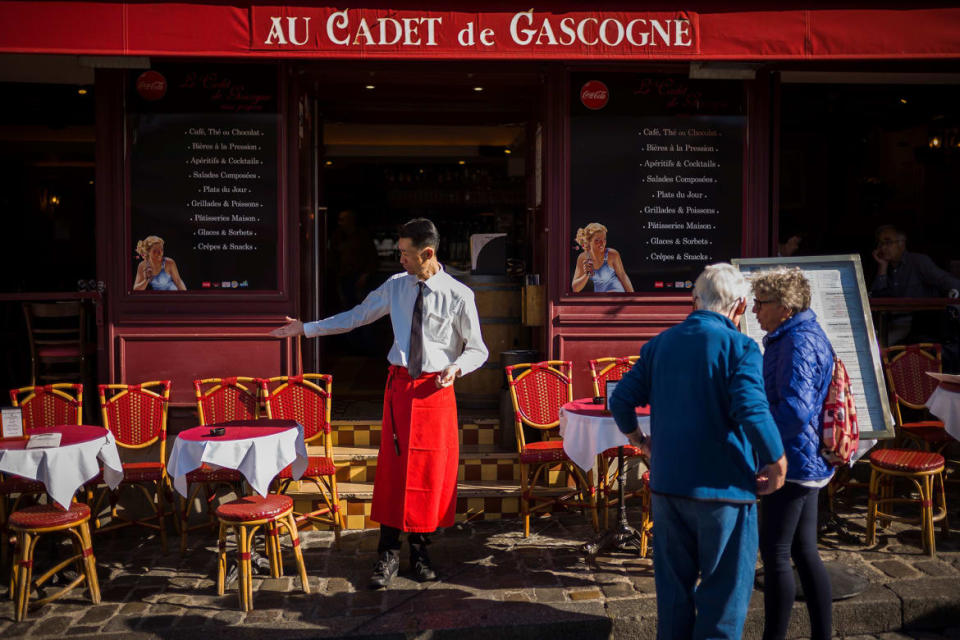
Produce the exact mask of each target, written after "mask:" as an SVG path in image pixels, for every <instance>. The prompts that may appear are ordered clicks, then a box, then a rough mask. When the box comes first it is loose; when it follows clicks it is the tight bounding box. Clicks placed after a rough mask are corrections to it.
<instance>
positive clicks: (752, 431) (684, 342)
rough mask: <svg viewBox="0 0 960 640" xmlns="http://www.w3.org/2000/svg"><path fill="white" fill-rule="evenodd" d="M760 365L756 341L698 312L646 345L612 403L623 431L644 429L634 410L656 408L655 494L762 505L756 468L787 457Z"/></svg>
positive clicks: (653, 413) (720, 319) (652, 468)
mask: <svg viewBox="0 0 960 640" xmlns="http://www.w3.org/2000/svg"><path fill="white" fill-rule="evenodd" d="M761 364H762V356H761V355H760V347H758V346H757V343H756V342H754V341H753V340H751V339H750V338H748V337H747V336H745V335H743V334H742V333H740V332H739V331H737V328H736V327H735V326H734V324H733V323H732V322H731V321H730V320H729V319H727V318H726V317H725V316H722V315H720V314H719V313H714V312H713V311H694V312H693V313H691V314H690V315H689V316H687V318H686V320H684V321H683V322H682V323H680V324H678V325H677V326H675V327H671V328H670V329H668V330H666V331H664V332H663V333H661V334H660V335H658V336H656V337H655V338H653V339H652V340H650V342H648V343H647V344H645V345H644V346H643V349H641V350H640V359H639V360H637V362H636V364H635V365H634V366H633V368H632V369H631V370H630V372H629V373H627V375H625V376H624V377H623V380H621V381H620V383H619V384H618V385H617V388H616V391H614V392H613V395H612V396H611V397H610V399H609V405H610V411H611V413H612V414H613V417H614V419H615V420H616V422H617V426H618V427H619V428H620V430H621V431H623V432H624V433H630V432H632V431H634V430H635V429H636V427H637V416H636V413H635V410H634V409H635V407H637V406H642V405H645V404H649V405H650V429H651V437H652V440H651V449H652V450H651V460H650V488H651V489H652V490H653V491H654V492H656V493H660V494H667V495H672V496H680V497H687V498H693V499H697V500H714V501H722V502H753V501H754V500H756V489H757V484H756V474H757V471H758V470H759V468H760V466H766V465H768V464H770V463H771V462H775V461H776V460H779V459H780V456H782V455H783V445H782V443H781V442H780V434H779V433H778V432H777V425H776V424H775V423H774V421H773V417H772V416H771V415H770V410H769V406H768V404H767V396H766V394H765V393H764V391H763V380H762V378H761ZM758 463H759V464H758Z"/></svg>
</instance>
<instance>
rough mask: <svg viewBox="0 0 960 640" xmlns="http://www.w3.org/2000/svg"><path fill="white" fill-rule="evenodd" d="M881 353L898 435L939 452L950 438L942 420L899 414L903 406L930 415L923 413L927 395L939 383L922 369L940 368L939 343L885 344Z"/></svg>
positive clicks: (939, 369) (935, 370) (937, 369)
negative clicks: (914, 418) (907, 416)
mask: <svg viewBox="0 0 960 640" xmlns="http://www.w3.org/2000/svg"><path fill="white" fill-rule="evenodd" d="M881 357H882V359H883V370H884V373H885V374H886V377H887V391H888V392H889V393H890V408H891V409H892V410H893V418H894V421H895V422H896V428H897V435H898V437H899V438H900V439H901V440H907V441H911V442H913V443H915V444H918V445H919V446H920V447H921V448H922V449H923V450H924V451H932V452H936V453H940V452H942V451H943V449H944V447H946V446H947V445H948V444H950V443H951V442H953V438H951V437H950V434H948V433H947V431H946V429H944V428H943V422H941V421H940V420H933V419H924V420H906V419H904V415H903V409H904V408H906V409H909V410H912V411H914V412H918V413H919V412H922V414H921V415H920V416H919V417H922V418H929V417H930V416H929V414H927V413H926V406H925V405H926V402H927V398H929V397H930V395H931V394H932V393H933V391H934V390H935V389H936V388H937V385H938V384H940V383H939V381H938V380H936V379H934V378H931V377H930V376H928V375H927V374H926V372H927V371H931V372H934V373H940V372H941V370H942V349H941V347H940V345H939V344H937V343H933V342H924V343H920V344H909V345H899V346H894V347H887V348H886V349H883V350H882V351H881Z"/></svg>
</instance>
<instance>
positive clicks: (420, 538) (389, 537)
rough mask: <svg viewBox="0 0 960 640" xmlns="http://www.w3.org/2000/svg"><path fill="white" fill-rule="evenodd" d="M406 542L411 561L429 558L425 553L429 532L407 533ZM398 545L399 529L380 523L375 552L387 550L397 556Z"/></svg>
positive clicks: (399, 543)
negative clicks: (408, 546)
mask: <svg viewBox="0 0 960 640" xmlns="http://www.w3.org/2000/svg"><path fill="white" fill-rule="evenodd" d="M407 544H408V545H410V562H411V563H413V562H416V561H417V560H418V559H420V558H426V559H429V556H428V555H427V545H428V544H430V534H429V533H417V532H411V533H408V534H407ZM400 545H401V542H400V529H397V528H395V527H388V526H387V525H385V524H382V525H380V542H379V543H378V544H377V553H379V554H382V553H384V552H385V551H388V552H390V553H392V554H393V555H395V556H399V555H400Z"/></svg>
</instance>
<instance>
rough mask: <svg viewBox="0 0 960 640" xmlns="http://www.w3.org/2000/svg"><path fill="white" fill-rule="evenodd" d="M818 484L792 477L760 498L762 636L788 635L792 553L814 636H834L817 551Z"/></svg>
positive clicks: (816, 639)
mask: <svg viewBox="0 0 960 640" xmlns="http://www.w3.org/2000/svg"><path fill="white" fill-rule="evenodd" d="M819 493H820V490H819V489H816V488H811V487H804V486H801V485H799V484H796V483H794V482H787V483H784V485H783V488H781V489H780V490H779V491H776V492H774V493H772V494H770V495H768V496H762V497H761V498H760V557H761V558H762V559H763V610H764V614H765V621H764V627H763V640H777V639H780V638H783V637H785V636H786V635H787V625H788V624H789V622H790V609H791V608H792V607H793V601H794V600H795V599H796V596H797V586H796V583H795V582H794V579H793V569H792V568H791V567H790V558H793V562H794V564H795V565H796V567H797V573H798V574H799V575H800V584H801V585H803V595H804V597H805V599H806V601H807V612H808V613H809V614H810V633H811V638H813V640H830V638H831V637H832V636H833V634H832V630H831V625H832V623H831V613H832V612H831V606H832V595H831V592H830V578H829V576H828V575H827V571H826V569H824V567H823V562H822V561H821V560H820V553H819V552H818V551H817V497H818V495H819Z"/></svg>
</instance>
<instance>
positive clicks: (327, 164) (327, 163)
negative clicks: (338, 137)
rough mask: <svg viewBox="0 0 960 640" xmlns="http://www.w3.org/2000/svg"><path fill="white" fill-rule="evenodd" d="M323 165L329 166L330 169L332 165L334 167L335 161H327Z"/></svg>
mask: <svg viewBox="0 0 960 640" xmlns="http://www.w3.org/2000/svg"><path fill="white" fill-rule="evenodd" d="M323 164H325V165H326V166H328V167H329V166H330V165H332V164H333V160H327V161H326V162H324V163H323Z"/></svg>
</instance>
